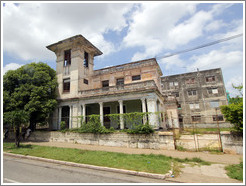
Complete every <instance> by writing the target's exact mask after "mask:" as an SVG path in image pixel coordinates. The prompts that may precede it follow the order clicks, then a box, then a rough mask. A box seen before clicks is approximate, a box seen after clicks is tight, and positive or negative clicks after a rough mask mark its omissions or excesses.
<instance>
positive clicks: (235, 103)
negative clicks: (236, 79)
mask: <svg viewBox="0 0 246 186" xmlns="http://www.w3.org/2000/svg"><path fill="white" fill-rule="evenodd" d="M233 87H234V88H235V89H237V90H238V91H239V93H240V95H241V97H239V96H236V97H234V98H230V99H229V105H223V106H220V109H221V112H222V113H223V114H224V117H225V118H226V121H229V122H230V123H232V124H233V131H235V132H239V133H243V97H242V96H243V94H242V89H243V86H242V85H240V86H234V85H233Z"/></svg>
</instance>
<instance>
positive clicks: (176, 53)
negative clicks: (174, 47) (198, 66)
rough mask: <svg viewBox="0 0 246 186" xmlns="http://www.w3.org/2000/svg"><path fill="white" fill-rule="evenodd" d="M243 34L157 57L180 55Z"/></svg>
mask: <svg viewBox="0 0 246 186" xmlns="http://www.w3.org/2000/svg"><path fill="white" fill-rule="evenodd" d="M241 36H243V34H242V33H241V34H237V35H234V36H231V37H227V38H224V39H220V40H216V41H213V42H210V43H206V44H203V45H200V46H197V47H193V48H189V49H185V50H180V51H178V52H175V53H172V54H168V55H164V56H160V57H156V59H162V58H168V57H171V56H175V55H178V54H181V53H186V52H190V51H193V50H197V49H200V48H205V47H208V46H211V45H215V44H218V43H222V42H225V41H229V40H232V39H235V38H238V37H241Z"/></svg>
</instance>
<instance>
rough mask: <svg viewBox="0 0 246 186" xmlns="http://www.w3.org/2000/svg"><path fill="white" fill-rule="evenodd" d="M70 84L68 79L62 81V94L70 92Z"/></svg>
mask: <svg viewBox="0 0 246 186" xmlns="http://www.w3.org/2000/svg"><path fill="white" fill-rule="evenodd" d="M65 81H68V82H65ZM70 84H71V80H70V78H66V79H63V83H62V90H63V93H69V92H70V88H71V86H70Z"/></svg>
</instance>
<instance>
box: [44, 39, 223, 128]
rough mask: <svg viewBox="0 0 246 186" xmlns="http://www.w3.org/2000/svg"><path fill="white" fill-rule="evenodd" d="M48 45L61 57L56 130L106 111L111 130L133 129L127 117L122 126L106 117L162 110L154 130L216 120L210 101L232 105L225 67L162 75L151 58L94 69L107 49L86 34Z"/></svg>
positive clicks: (153, 123) (153, 116)
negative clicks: (89, 38)
mask: <svg viewBox="0 0 246 186" xmlns="http://www.w3.org/2000/svg"><path fill="white" fill-rule="evenodd" d="M47 48H48V49H49V50H51V51H53V52H54V53H55V54H56V57H57V59H56V73H57V81H58V90H57V93H58V98H57V99H58V107H57V108H56V109H55V111H54V113H53V115H52V121H51V124H50V127H51V129H53V130H58V129H60V123H61V121H64V122H65V123H66V127H67V128H76V127H80V126H81V121H80V118H79V116H82V117H81V118H82V120H83V121H86V120H87V116H89V115H92V114H98V115H100V122H101V124H102V125H104V126H105V127H106V128H109V127H114V128H115V129H124V128H130V127H131V126H127V123H126V122H124V119H123V118H120V124H116V123H114V122H113V121H111V120H110V119H109V118H108V117H106V116H105V115H107V114H114V113H119V114H123V113H131V112H150V113H160V114H151V115H149V116H148V117H147V118H144V120H148V122H149V124H150V125H151V126H152V127H153V128H154V129H160V128H163V129H166V128H179V127H180V124H181V126H183V124H186V123H187V124H188V123H192V122H200V123H211V122H212V123H213V122H214V120H213V118H212V119H211V118H208V117H207V116H206V115H209V116H213V115H214V109H212V108H211V107H210V106H211V105H210V104H213V105H216V104H219V105H222V104H227V101H226V92H225V88H224V83H223V77H222V72H221V70H220V69H214V70H209V71H201V72H198V73H187V74H180V75H176V76H166V77H162V71H161V69H160V67H159V65H158V63H157V61H156V59H155V58H151V59H146V60H141V61H136V62H131V63H126V64H122V65H117V66H112V67H108V68H103V69H98V70H94V69H93V68H94V58H95V57H97V56H99V55H102V52H101V51H100V50H99V49H98V48H96V47H95V46H94V45H93V44H92V43H90V42H89V41H88V40H87V39H86V38H84V37H83V36H82V35H76V36H74V37H71V38H68V39H65V40H62V41H59V42H57V43H54V44H51V45H49V46H47ZM204 78H205V79H204ZM189 79H191V80H189ZM193 79H194V80H193ZM207 79H208V80H207ZM210 80H211V81H210ZM189 81H190V82H189ZM212 102H213V103H212ZM192 104H193V105H192ZM163 113H165V114H163ZM218 113H219V117H221V116H220V112H219V110H218ZM194 118H196V119H194ZM143 122H145V121H143Z"/></svg>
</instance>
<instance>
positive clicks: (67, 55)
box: [63, 49, 71, 67]
mask: <svg viewBox="0 0 246 186" xmlns="http://www.w3.org/2000/svg"><path fill="white" fill-rule="evenodd" d="M67 53H68V54H67ZM67 58H68V60H67ZM66 60H67V62H66ZM69 65H71V49H68V50H64V60H63V66H64V67H66V66H69Z"/></svg>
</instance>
